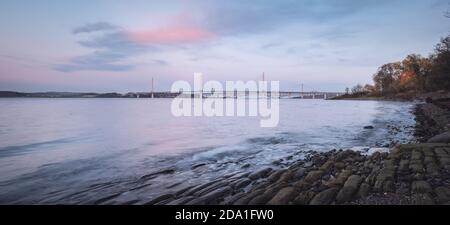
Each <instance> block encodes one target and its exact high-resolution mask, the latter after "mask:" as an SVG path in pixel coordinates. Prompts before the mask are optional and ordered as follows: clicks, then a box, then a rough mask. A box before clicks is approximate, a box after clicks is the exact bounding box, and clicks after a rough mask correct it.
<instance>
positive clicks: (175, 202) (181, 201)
mask: <svg viewBox="0 0 450 225" xmlns="http://www.w3.org/2000/svg"><path fill="white" fill-rule="evenodd" d="M194 198H195V197H193V196H188V197H183V198H179V199H175V200H173V201H171V202H168V203H167V204H166V205H184V204H186V203H187V202H189V201H192V200H193V199H194Z"/></svg>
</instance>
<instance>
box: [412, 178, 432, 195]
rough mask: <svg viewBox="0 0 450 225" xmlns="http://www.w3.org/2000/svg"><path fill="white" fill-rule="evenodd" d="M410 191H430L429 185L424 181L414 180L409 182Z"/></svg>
mask: <svg viewBox="0 0 450 225" xmlns="http://www.w3.org/2000/svg"><path fill="white" fill-rule="evenodd" d="M411 191H412V192H413V193H428V192H430V191H431V186H430V184H429V183H428V182H426V181H423V180H421V181H414V182H412V184H411Z"/></svg>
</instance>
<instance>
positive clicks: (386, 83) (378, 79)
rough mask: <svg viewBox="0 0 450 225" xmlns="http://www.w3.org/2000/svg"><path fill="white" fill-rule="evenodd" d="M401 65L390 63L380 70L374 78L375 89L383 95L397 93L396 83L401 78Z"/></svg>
mask: <svg viewBox="0 0 450 225" xmlns="http://www.w3.org/2000/svg"><path fill="white" fill-rule="evenodd" d="M400 67H401V66H400V63H398V62H396V63H388V64H385V65H383V66H381V67H380V68H378V71H377V73H375V75H374V76H373V80H374V82H375V89H376V91H377V92H379V93H381V94H387V93H392V92H395V87H394V81H395V80H396V79H397V77H398V76H399V72H400Z"/></svg>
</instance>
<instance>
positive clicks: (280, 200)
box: [267, 187, 297, 205]
mask: <svg viewBox="0 0 450 225" xmlns="http://www.w3.org/2000/svg"><path fill="white" fill-rule="evenodd" d="M295 196H297V191H296V190H295V188H293V187H285V188H283V189H281V190H280V191H279V192H278V193H277V194H276V195H275V196H274V197H273V198H272V199H271V200H270V201H269V202H268V203H267V204H268V205H286V204H287V203H288V202H289V201H293V200H294V198H295Z"/></svg>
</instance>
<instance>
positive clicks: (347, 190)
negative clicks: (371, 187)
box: [336, 175, 363, 203]
mask: <svg viewBox="0 0 450 225" xmlns="http://www.w3.org/2000/svg"><path fill="white" fill-rule="evenodd" d="M362 180H363V179H362V178H361V176H358V175H352V176H350V177H349V178H348V179H347V181H346V182H345V183H344V187H342V189H341V190H340V191H339V193H338V195H337V196H336V202H337V203H344V202H348V201H350V200H351V199H352V197H353V195H354V194H355V193H356V191H357V190H358V187H359V184H360V183H361V182H362Z"/></svg>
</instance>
